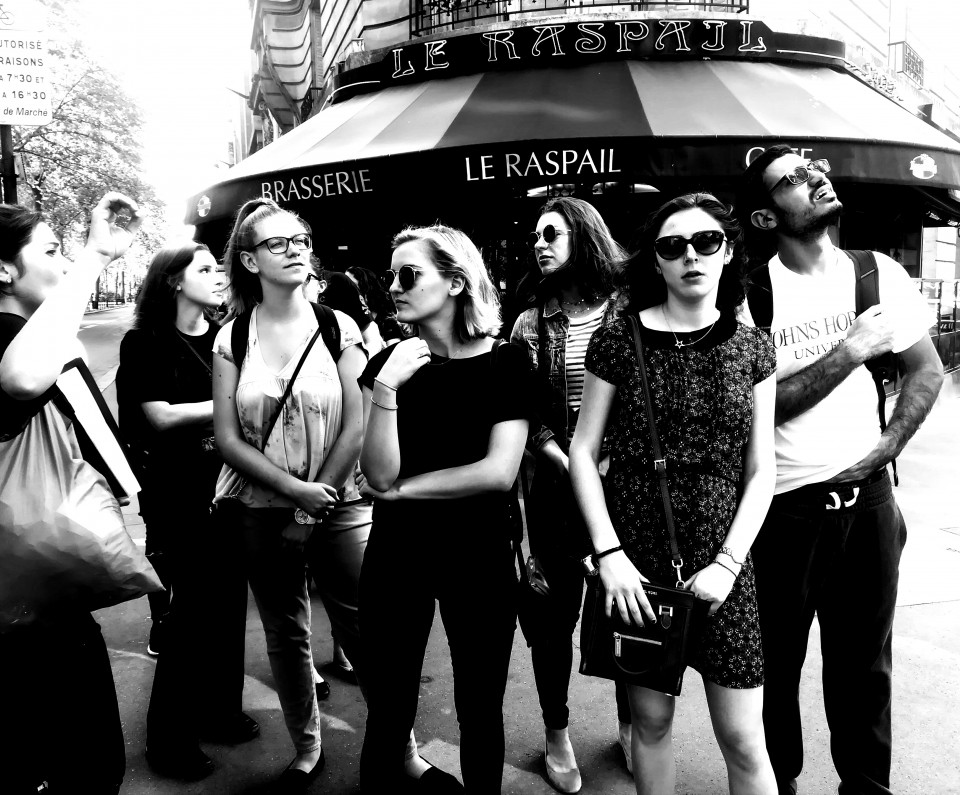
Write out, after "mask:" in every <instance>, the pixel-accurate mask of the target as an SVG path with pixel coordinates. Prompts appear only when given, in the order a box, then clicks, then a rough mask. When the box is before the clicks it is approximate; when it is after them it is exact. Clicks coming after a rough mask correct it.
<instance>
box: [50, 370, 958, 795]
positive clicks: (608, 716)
mask: <svg viewBox="0 0 960 795" xmlns="http://www.w3.org/2000/svg"><path fill="white" fill-rule="evenodd" d="M112 375H113V373H112V372H111V368H109V367H107V368H104V369H103V371H102V374H101V376H100V378H99V379H98V383H100V385H101V387H102V388H104V390H105V391H104V394H105V395H106V397H107V398H108V402H110V403H112V404H113V405H114V406H115V393H114V387H113V383H112ZM956 451H960V397H957V395H956V392H955V391H953V390H951V389H948V387H945V389H944V394H943V395H942V396H941V399H940V401H939V402H938V404H937V406H936V407H935V408H934V410H933V412H932V413H931V415H930V417H929V418H928V419H927V421H926V423H925V424H924V426H923V427H922V429H921V430H920V432H919V433H918V434H917V436H916V437H915V438H914V439H913V441H912V442H911V443H910V445H909V446H908V447H907V449H906V451H905V452H904V453H903V454H902V455H901V457H900V459H899V469H900V486H899V487H898V488H897V489H896V490H895V493H896V496H897V499H898V501H899V503H900V506H901V509H902V510H903V513H904V516H905V518H906V522H907V526H908V528H909V539H908V542H907V547H906V550H905V552H904V556H903V561H902V564H901V579H900V592H899V598H898V612H897V621H896V625H895V641H894V680H895V700H894V706H893V727H894V767H893V782H892V783H893V786H892V789H893V791H894V792H895V793H898V795H919V794H920V793H923V794H924V795H927V794H930V793H936V795H950V794H951V793H957V794H958V795H960V767H958V761H957V759H958V751H960V709H958V706H960V634H958V632H957V629H958V628H960V517H958V515H957V511H956V509H955V504H956V492H955V491H954V490H955V489H956V488H957V487H956V482H957V481H956V475H955V474H954V472H953V470H952V465H951V464H950V461H951V460H952V455H953V453H954V452H956ZM124 514H125V516H126V520H127V526H128V528H129V530H130V532H131V534H132V535H133V537H134V538H135V539H137V541H138V542H139V543H143V537H144V528H143V523H142V521H141V519H140V517H139V516H138V515H137V512H136V504H135V503H134V504H132V505H130V506H127V507H126V508H125V509H124ZM478 598H482V595H478ZM313 608H314V614H313V615H314V637H313V648H314V658H315V660H316V662H317V665H318V666H319V667H320V670H321V673H322V674H323V675H324V676H325V677H326V678H327V680H328V681H329V682H330V684H331V688H332V694H331V696H330V698H329V699H328V700H327V701H325V702H321V714H322V719H323V737H324V747H325V749H326V758H327V766H326V769H325V770H324V771H323V773H322V774H321V775H320V776H319V777H318V779H317V780H316V782H315V783H314V784H313V786H312V788H311V790H310V791H311V792H316V793H357V792H359V785H358V762H359V754H360V747H361V743H362V740H363V728H364V720H365V714H366V710H365V707H364V703H363V699H362V698H361V695H360V691H359V689H358V688H357V687H356V685H354V684H351V683H348V682H345V681H343V680H342V679H341V678H339V677H338V676H337V674H336V672H335V671H334V670H333V669H332V668H331V666H330V660H331V659H332V641H331V637H330V625H329V622H328V620H327V617H326V614H325V612H324V610H323V607H322V605H321V603H320V601H319V599H318V598H314V600H313ZM385 609H389V606H385ZM97 618H98V620H99V621H100V623H101V625H102V626H103V631H104V635H105V637H106V640H107V645H108V647H109V649H110V654H111V659H112V662H113V670H114V676H115V679H116V685H117V692H118V695H119V699H120V710H121V716H122V719H123V728H124V736H125V738H126V743H127V774H126V779H125V781H124V785H123V789H122V790H121V791H122V792H123V793H125V794H126V795H134V794H136V795H141V794H146V793H150V794H151V795H153V794H154V793H157V794H160V793H262V792H267V791H268V790H269V785H270V783H271V782H272V781H273V780H274V779H275V778H276V777H277V776H278V775H279V774H280V772H281V771H282V770H283V768H284V767H285V766H286V764H287V763H288V762H289V761H290V759H291V758H292V756H293V749H292V746H291V743H290V739H289V736H288V735H287V732H286V729H285V727H284V724H283V719H282V715H281V713H280V706H279V702H278V700H277V696H276V693H275V690H274V687H273V682H272V677H271V674H270V669H269V665H268V663H267V658H266V651H265V644H264V637H263V631H262V628H261V626H260V621H259V618H258V616H257V612H256V608H255V606H254V604H253V600H252V598H251V599H250V600H249V608H248V614H247V641H246V686H245V690H244V708H245V710H246V711H247V712H248V713H249V714H250V715H252V716H253V717H254V718H256V719H257V720H258V721H259V722H260V725H261V727H262V735H261V737H260V738H259V739H258V740H255V741H253V742H251V743H248V744H246V745H241V746H236V747H229V746H218V745H204V750H205V751H206V752H207V753H208V754H209V755H210V756H211V757H212V758H213V759H214V761H215V763H216V765H217V769H216V771H215V772H214V773H213V774H212V775H211V776H210V777H209V778H207V779H205V780H203V781H201V782H198V783H195V784H184V783H181V782H176V781H172V780H169V779H163V778H160V777H158V776H156V775H155V774H153V773H152V772H151V770H150V769H149V767H148V766H147V764H146V761H145V759H144V756H143V749H144V739H145V719H146V712H147V703H148V699H149V695H150V687H151V682H152V678H153V671H154V666H155V661H154V659H153V658H151V657H149V656H148V655H147V653H146V643H147V635H148V632H149V628H150V621H149V613H148V608H147V601H146V599H140V600H137V601H135V602H130V603H127V604H125V605H119V606H117V607H114V608H110V609H108V610H102V611H99V612H98V614H97ZM215 620H216V617H215V616H211V621H215ZM398 620H402V616H399V615H398ZM578 637H579V633H578V634H577V638H578ZM384 653H385V654H389V650H385V651H384ZM575 659H579V650H577V651H576V653H575ZM820 672H821V665H820V644H819V633H818V631H817V627H816V624H815V625H814V629H813V632H812V633H811V637H810V647H809V652H808V656H807V663H806V667H805V671H804V678H803V682H802V687H801V703H802V705H803V713H804V742H805V746H806V766H805V769H804V772H803V775H802V776H801V778H800V791H801V794H802V795H825V794H826V793H830V792H835V791H836V786H837V783H838V779H837V777H836V774H835V773H834V770H833V766H832V762H831V759H830V754H829V733H828V729H827V725H826V720H825V718H824V715H823V708H822V687H821V683H820ZM59 686H65V687H76V686H82V684H81V683H75V682H71V681H70V679H69V660H64V681H63V682H62V683H60V685H59ZM570 709H571V725H570V734H571V737H572V740H573V745H574V748H575V749H576V752H577V758H578V761H579V764H580V768H581V771H582V774H583V790H582V792H583V793H586V794H587V795H589V794H591V793H610V794H611V795H627V793H633V792H634V787H633V783H632V781H631V779H630V778H629V777H628V775H627V773H626V769H625V767H624V763H623V756H622V754H621V752H620V749H619V746H618V744H617V740H616V737H617V734H616V729H617V718H616V707H615V704H614V695H613V686H612V684H611V683H609V682H605V681H603V680H598V679H591V678H587V677H583V676H580V675H579V674H578V673H576V672H574V673H573V675H572V680H571V692H570ZM67 718H68V722H67V724H66V725H67V727H70V726H71V723H72V722H73V721H76V723H75V724H73V727H72V728H68V730H69V731H74V730H76V731H82V725H83V724H82V716H67ZM183 720H184V721H185V722H188V721H190V720H192V716H191V715H190V714H184V715H183ZM504 721H505V727H506V761H505V769H504V777H503V792H504V793H506V795H520V794H521V793H523V795H528V794H529V795H548V794H549V793H552V792H554V790H553V789H552V788H551V787H550V785H549V784H548V783H547V782H546V780H545V778H544V776H543V727H542V723H541V719H540V711H539V706H538V701H537V694H536V688H535V685H534V680H533V672H532V670H531V666H530V656H529V652H528V650H527V648H526V646H525V644H524V643H523V639H522V636H521V635H520V633H519V631H518V633H517V636H516V640H515V643H514V653H513V659H512V662H511V666H510V678H509V682H508V685H507V693H506V699H505V703H504ZM416 733H417V738H418V740H419V742H420V744H421V751H422V755H423V756H424V757H425V758H427V759H428V760H430V761H431V762H433V763H434V764H436V765H437V766H439V767H442V768H444V769H446V770H449V771H451V772H453V773H454V774H456V775H459V772H460V771H459V758H458V730H457V723H456V715H455V711H454V705H453V676H452V671H451V668H450V662H449V654H448V651H447V648H446V640H445V637H444V633H443V627H442V625H441V623H440V620H439V617H438V619H437V622H436V624H435V626H434V629H433V633H432V635H431V638H430V643H429V646H428V649H427V656H426V660H425V662H424V668H423V676H422V686H421V698H420V710H419V715H418V718H417V724H416ZM674 741H675V754H676V758H677V769H678V783H677V792H678V793H690V794H691V795H692V794H694V793H695V794H696V795H720V794H721V793H726V792H727V791H728V789H727V784H726V773H725V769H724V765H723V760H722V757H721V755H720V752H719V750H718V748H717V745H716V741H715V740H714V737H713V731H712V728H711V724H710V720H709V715H708V712H707V707H706V701H705V698H704V693H703V685H702V682H701V680H700V678H699V676H698V675H697V674H696V672H694V671H688V673H687V676H686V680H685V683H684V692H683V695H682V696H681V697H680V698H679V700H678V704H677V713H676V720H675V726H674Z"/></svg>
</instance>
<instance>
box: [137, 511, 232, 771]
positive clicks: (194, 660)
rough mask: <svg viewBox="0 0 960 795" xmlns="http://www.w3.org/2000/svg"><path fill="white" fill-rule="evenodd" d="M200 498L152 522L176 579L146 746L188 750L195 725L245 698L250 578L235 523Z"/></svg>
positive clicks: (220, 716)
mask: <svg viewBox="0 0 960 795" xmlns="http://www.w3.org/2000/svg"><path fill="white" fill-rule="evenodd" d="M228 516H229V511H227V512H224V511H223V509H219V508H218V509H217V511H216V513H215V515H214V516H211V515H210V514H209V511H208V510H207V509H206V508H205V507H204V506H202V505H200V506H193V510H190V509H189V508H185V510H183V511H180V512H178V513H177V514H176V515H170V516H162V515H159V514H151V515H150V517H149V521H150V522H151V524H150V525H148V526H147V534H148V538H149V535H150V533H151V532H152V530H159V531H161V533H162V535H163V536H164V537H165V538H166V539H167V543H166V551H165V553H164V554H165V557H166V559H167V561H168V566H169V569H168V574H167V576H168V578H169V582H170V585H168V587H170V586H171V585H172V592H173V593H172V599H171V601H170V610H169V613H168V616H167V618H166V619H165V622H164V633H165V634H164V646H163V651H162V654H160V656H159V657H158V658H157V668H156V671H155V672H154V676H153V690H152V691H151V693H150V707H149V710H148V711H147V746H148V747H149V748H151V749H152V750H153V751H157V750H158V749H159V748H160V747H163V749H164V751H166V752H170V753H176V752H177V751H185V750H187V749H188V748H189V747H190V746H193V747H196V746H197V743H198V742H199V736H198V728H199V726H198V724H203V723H206V724H211V723H215V722H216V721H218V720H225V719H228V718H230V717H232V716H233V715H235V714H237V713H239V712H240V711H241V708H242V698H243V657H244V650H245V649H244V647H245V643H246V622H247V582H246V579H245V578H244V576H243V570H242V563H241V560H240V557H239V554H238V553H239V550H237V548H236V543H235V541H234V539H233V538H232V535H233V531H234V527H233V525H232V524H231V523H230V522H229V521H225V517H228Z"/></svg>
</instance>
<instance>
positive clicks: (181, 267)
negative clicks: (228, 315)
mask: <svg viewBox="0 0 960 795" xmlns="http://www.w3.org/2000/svg"><path fill="white" fill-rule="evenodd" d="M198 251H210V249H209V248H207V247H206V246H205V245H204V244H203V243H197V242H196V241H193V240H188V241H185V242H183V243H176V244H173V245H169V246H165V247H164V248H162V249H160V250H159V251H158V252H157V253H156V254H154V255H153V259H152V260H150V267H149V268H147V275H146V276H145V277H144V279H143V284H141V285H140V292H139V293H138V294H137V307H136V310H135V312H134V328H138V329H143V330H146V331H149V332H150V333H152V334H160V333H162V332H164V331H169V330H170V329H172V328H173V326H174V324H175V323H176V321H177V284H179V282H180V279H181V277H182V276H183V272H184V271H185V270H186V269H187V266H188V265H189V264H190V263H191V262H193V258H194V257H195V256H196V255H197V252H198ZM204 314H207V315H208V320H210V319H212V318H213V313H212V312H205V313H204Z"/></svg>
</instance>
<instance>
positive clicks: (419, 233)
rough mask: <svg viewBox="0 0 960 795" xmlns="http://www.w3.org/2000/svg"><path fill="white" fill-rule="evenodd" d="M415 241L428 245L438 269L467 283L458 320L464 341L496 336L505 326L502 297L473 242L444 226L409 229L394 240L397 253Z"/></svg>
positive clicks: (459, 299) (456, 327)
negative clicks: (501, 311)
mask: <svg viewBox="0 0 960 795" xmlns="http://www.w3.org/2000/svg"><path fill="white" fill-rule="evenodd" d="M414 241H419V242H421V243H424V244H425V245H426V247H427V250H428V251H429V252H430V255H431V258H432V259H433V264H434V265H435V266H436V268H437V270H439V271H440V272H441V273H447V274H454V275H457V276H460V277H461V278H462V279H463V281H464V288H463V290H462V291H461V292H460V294H459V295H458V296H457V312H456V316H455V318H454V331H455V332H456V334H457V337H458V338H459V340H460V342H467V341H469V340H472V339H479V338H481V337H488V336H495V335H496V333H497V332H498V331H499V330H500V326H501V324H502V319H501V317H500V297H499V295H498V294H497V291H496V288H494V286H493V282H492V281H491V280H490V274H489V273H488V271H487V266H486V265H485V264H484V262H483V257H482V256H481V255H480V251H479V250H478V249H477V247H476V245H474V243H473V241H472V240H471V239H470V238H469V237H467V236H466V235H465V234H464V233H463V232H461V231H460V230H459V229H454V228H453V227H450V226H444V225H443V224H433V225H432V226H420V227H414V226H408V227H407V228H406V229H404V230H403V231H401V232H400V233H399V234H398V235H397V236H396V237H394V238H393V250H394V251H396V250H397V249H398V248H399V247H400V246H402V245H403V244H404V243H411V242H414ZM414 333H416V332H414Z"/></svg>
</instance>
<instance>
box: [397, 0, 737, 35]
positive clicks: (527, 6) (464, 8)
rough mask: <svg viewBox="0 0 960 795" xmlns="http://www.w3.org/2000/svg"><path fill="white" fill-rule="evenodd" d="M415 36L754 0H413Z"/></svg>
mask: <svg viewBox="0 0 960 795" xmlns="http://www.w3.org/2000/svg"><path fill="white" fill-rule="evenodd" d="M410 4H411V24H410V28H411V30H410V32H411V34H412V36H414V37H416V36H429V35H431V34H433V33H446V32H448V31H451V30H457V29H459V28H465V27H470V26H472V25H476V24H478V23H481V22H483V23H486V22H507V21H516V20H518V19H526V18H536V17H538V16H550V15H557V14H563V13H566V12H579V11H592V10H598V11H603V10H612V9H615V8H620V9H623V10H625V11H649V12H653V13H662V14H665V15H669V14H672V13H676V12H677V11H703V12H707V13H718V12H722V13H727V14H730V13H741V12H743V13H749V12H750V0H714V2H703V0H666V2H663V1H661V2H659V3H647V2H642V1H641V2H636V0H634V2H630V1H629V0H410Z"/></svg>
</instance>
